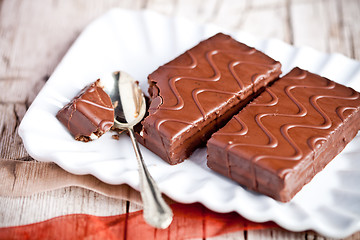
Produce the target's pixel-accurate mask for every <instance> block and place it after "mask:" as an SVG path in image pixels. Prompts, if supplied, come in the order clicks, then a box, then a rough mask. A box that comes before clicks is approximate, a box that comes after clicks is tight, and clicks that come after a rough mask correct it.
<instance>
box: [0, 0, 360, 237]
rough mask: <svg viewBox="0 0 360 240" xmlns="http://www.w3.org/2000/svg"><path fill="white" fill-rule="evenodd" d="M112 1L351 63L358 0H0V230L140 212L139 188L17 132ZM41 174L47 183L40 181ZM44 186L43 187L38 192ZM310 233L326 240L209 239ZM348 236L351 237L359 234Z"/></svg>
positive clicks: (359, 16) (357, 44) (359, 48)
mask: <svg viewBox="0 0 360 240" xmlns="http://www.w3.org/2000/svg"><path fill="white" fill-rule="evenodd" d="M113 7H122V8H129V9H144V8H146V9H151V10H154V11H157V12H160V13H163V14H166V15H175V16H181V17H186V18H189V19H192V20H193V21H197V22H203V23H212V24H217V25H219V26H221V27H223V28H226V29H229V30H231V31H237V30H242V31H246V32H249V33H251V34H254V35H256V36H257V37H259V38H277V39H280V40H283V41H286V42H288V43H290V44H294V45H296V46H305V45H306V46H310V47H313V48H315V49H317V50H320V51H324V52H339V53H342V54H344V55H345V56H348V57H350V58H354V59H357V60H360V24H359V22H360V1H358V0H321V1H310V0H253V1H250V0H206V1H202V0H169V1H168V0H122V1H117V0H103V1H96V0H62V1H58V0H32V1H25V0H0V181H1V182H3V183H4V184H3V185H2V187H1V188H0V227H1V226H8V225H9V224H8V223H14V224H25V223H29V222H32V221H40V220H42V219H47V218H49V217H53V216H58V215H61V214H69V213H90V214H95V215H113V214H121V213H124V212H127V211H135V210H138V209H141V205H140V204H139V202H137V201H138V200H139V196H138V193H136V192H134V191H132V190H131V189H129V188H128V187H121V186H120V187H117V188H113V187H110V186H107V185H106V184H104V183H102V182H100V181H99V180H97V179H96V178H94V177H91V176H75V175H72V174H69V173H66V172H65V171H63V170H61V169H60V168H59V167H57V166H55V165H54V164H51V163H38V162H36V161H34V160H33V159H32V158H31V157H29V155H28V154H27V153H26V150H25V148H24V146H23V144H22V142H21V139H20V137H19V136H18V134H17V130H18V126H19V123H20V121H21V119H22V118H23V116H24V114H25V112H26V110H27V109H28V108H29V106H30V104H31V102H32V101H33V100H34V98H35V97H36V95H37V93H38V92H39V91H40V89H41V88H42V86H43V85H44V84H45V83H46V81H47V79H48V78H49V76H50V75H51V73H52V72H53V71H54V69H55V67H56V66H57V64H58V63H59V61H60V60H61V59H62V57H63V56H64V55H65V53H66V52H67V50H68V49H69V47H70V46H71V44H72V43H73V42H74V40H75V39H76V38H77V36H78V35H79V34H80V32H81V31H82V30H83V29H84V27H85V26H86V25H88V24H89V23H90V22H91V21H92V20H93V19H95V18H96V17H98V16H100V15H101V14H103V13H105V12H106V11H108V10H109V9H111V8H113ZM14 160H15V161H14ZM43 179H47V181H48V183H49V184H50V183H51V184H53V185H51V184H50V185H47V186H43V184H44V182H42V180H43ZM56 181H58V182H56ZM59 183H61V184H59ZM70 185H76V186H81V187H71V186H70ZM59 186H66V187H65V188H62V189H57V188H58V187H59ZM85 186H86V187H88V188H90V189H93V191H90V190H87V189H84V188H83V187H85ZM45 187H46V189H48V190H51V189H52V190H51V191H48V192H41V190H42V189H44V188H45ZM9 189H10V190H11V191H10V192H9ZM104 189H105V190H104ZM115 189H117V190H115ZM94 191H97V192H100V193H102V194H99V193H97V192H94ZM6 194H7V195H6ZM104 194H105V195H108V196H111V197H106V196H104ZM10 195H11V196H10ZM120 196H121V198H122V199H121V200H120V199H117V198H119V197H120ZM126 199H131V200H132V201H131V202H128V201H126ZM59 206H60V207H59ZM10 225H11V224H10ZM318 238H321V239H325V238H323V237H322V236H320V235H318V234H316V233H313V232H305V233H293V232H288V231H285V230H261V231H259V230H256V231H255V230H254V231H240V232H236V233H231V234H226V235H222V236H218V237H214V238H211V239H318ZM348 239H360V233H356V234H354V235H353V236H350V237H349V238H348Z"/></svg>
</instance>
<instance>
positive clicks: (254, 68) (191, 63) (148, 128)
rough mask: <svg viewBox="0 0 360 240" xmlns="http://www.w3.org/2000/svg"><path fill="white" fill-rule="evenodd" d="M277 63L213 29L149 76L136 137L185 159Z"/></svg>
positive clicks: (164, 154)
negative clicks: (145, 113)
mask: <svg viewBox="0 0 360 240" xmlns="http://www.w3.org/2000/svg"><path fill="white" fill-rule="evenodd" d="M280 68H281V64H280V63H279V62H276V61H274V60H273V59H271V58H270V57H268V56H266V55H265V54H263V53H262V52H259V51H257V50H256V49H254V48H250V47H248V46H246V45H244V44H242V43H239V42H237V41H235V40H234V39H232V38H231V37H230V36H227V35H224V34H221V33H219V34H217V35H215V36H213V37H211V38H209V39H207V40H205V41H203V42H201V43H199V44H198V45H197V46H195V47H194V48H192V49H190V50H188V51H186V52H185V53H184V54H182V55H180V56H179V57H177V58H176V59H174V60H173V61H171V62H169V63H167V64H165V65H163V66H161V67H159V68H158V69H157V70H156V71H155V72H153V73H152V74H150V75H149V77H148V79H149V86H150V87H149V93H150V96H151V104H150V108H149V115H148V117H146V118H145V119H144V121H143V123H142V124H143V129H142V131H141V133H140V135H141V136H142V137H141V138H139V140H140V142H141V143H142V144H144V145H145V146H146V147H147V148H149V149H150V150H152V151H153V152H155V153H156V154H158V155H159V156H160V157H161V158H163V159H164V160H165V161H167V162H169V163H170V164H176V163H179V162H181V161H183V160H184V159H185V158H187V157H188V156H189V155H190V154H191V153H192V152H193V151H194V150H195V149H196V148H197V147H198V146H199V145H201V144H204V143H205V142H206V141H207V139H208V138H209V137H210V135H211V134H212V133H213V132H214V131H215V130H216V129H218V128H219V127H221V126H223V124H224V122H226V121H228V120H229V119H230V117H231V116H232V115H233V114H235V113H236V112H238V111H239V109H240V108H241V107H242V106H243V105H244V104H246V103H248V102H249V100H251V98H252V96H254V95H255V93H256V92H258V91H259V89H261V88H263V87H264V86H266V85H267V84H268V83H269V82H271V81H273V80H275V79H277V78H278V76H279V75H280V73H281V70H280Z"/></svg>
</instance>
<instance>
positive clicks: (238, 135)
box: [207, 68, 360, 202]
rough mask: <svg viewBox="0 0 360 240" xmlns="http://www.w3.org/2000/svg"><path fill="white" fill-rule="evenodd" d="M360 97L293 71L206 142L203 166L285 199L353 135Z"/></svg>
mask: <svg viewBox="0 0 360 240" xmlns="http://www.w3.org/2000/svg"><path fill="white" fill-rule="evenodd" d="M359 128H360V95H359V93H358V92H356V91H354V90H353V89H351V88H349V87H345V86H343V85H340V84H337V83H335V82H333V81H331V80H328V79H326V78H324V77H320V76H318V75H316V74H313V73H310V72H308V71H305V70H302V69H300V68H295V69H293V70H292V71H291V72H290V73H288V74H287V75H286V76H285V77H283V78H281V79H280V80H278V81H276V82H275V83H274V84H273V85H272V86H271V87H268V88H267V89H266V90H265V91H264V92H263V93H262V94H261V95H260V96H258V97H257V98H256V99H255V100H254V101H253V102H251V103H250V104H249V105H247V106H246V107H244V108H243V109H242V110H241V111H240V113H239V114H237V115H235V116H234V117H233V118H232V119H231V120H230V122H229V123H228V124H226V125H225V127H223V128H222V129H221V130H219V131H218V132H216V133H214V134H213V135H212V137H211V138H210V140H209V141H208V144H207V147H208V163H207V164H208V166H209V167H210V168H211V169H213V170H215V171H217V172H219V173H221V174H223V175H225V176H227V177H229V178H231V179H233V180H235V181H236V182H238V183H240V184H242V185H244V186H246V187H247V188H249V189H252V190H255V191H257V192H260V193H263V194H266V195H268V196H270V197H272V198H274V199H276V200H279V201H282V202H287V201H290V200H291V199H292V197H293V196H294V195H295V194H296V193H297V192H298V191H299V190H300V189H301V188H302V187H303V186H304V185H305V184H306V183H308V182H309V181H310V180H311V179H312V178H313V177H314V175H315V174H317V173H318V172H319V171H321V170H322V169H323V168H324V167H325V166H326V164H328V163H329V162H330V161H331V160H332V159H333V158H334V157H335V156H336V155H337V154H338V153H339V152H340V151H341V150H342V149H343V148H344V147H345V146H346V144H348V143H349V142H350V141H351V140H352V139H353V138H354V137H355V135H356V134H357V132H358V130H359Z"/></svg>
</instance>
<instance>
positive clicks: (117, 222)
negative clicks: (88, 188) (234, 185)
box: [0, 203, 278, 240]
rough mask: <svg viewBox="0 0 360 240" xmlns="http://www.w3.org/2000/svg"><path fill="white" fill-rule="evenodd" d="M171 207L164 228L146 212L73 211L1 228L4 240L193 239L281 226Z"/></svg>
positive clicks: (194, 206)
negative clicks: (151, 221) (152, 223)
mask: <svg viewBox="0 0 360 240" xmlns="http://www.w3.org/2000/svg"><path fill="white" fill-rule="evenodd" d="M171 208H172V210H173V212H174V220H173V222H172V223H171V225H170V226H169V227H168V228H167V229H163V230H162V229H155V228H153V227H151V226H149V225H147V224H146V223H145V221H144V219H143V216H142V211H137V212H131V213H128V214H121V215H117V216H109V217H98V216H92V215H86V214H70V215H65V216H61V217H55V218H52V219H49V220H46V221H43V222H39V223H34V224H29V225H24V226H16V227H7V228H0V239H84V238H90V239H110V240H111V239H149V240H151V239H156V240H161V239H189V238H206V237H214V236H218V235H222V234H225V233H230V232H235V231H240V230H254V229H266V228H278V226H277V225H276V224H275V223H272V222H267V223H254V222H251V221H249V220H246V219H245V218H243V217H241V216H240V215H238V214H237V213H224V214H222V213H215V212H212V211H210V210H208V209H207V208H205V207H204V206H202V205H201V204H198V203H194V204H180V203H175V204H172V205H171Z"/></svg>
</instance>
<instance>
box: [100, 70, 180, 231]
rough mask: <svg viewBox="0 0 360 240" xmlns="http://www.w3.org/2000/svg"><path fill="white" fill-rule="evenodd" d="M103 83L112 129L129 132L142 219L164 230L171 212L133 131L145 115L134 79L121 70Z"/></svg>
mask: <svg viewBox="0 0 360 240" xmlns="http://www.w3.org/2000/svg"><path fill="white" fill-rule="evenodd" d="M102 81H103V80H102ZM103 82H104V85H105V87H104V89H105V91H106V92H107V93H108V94H109V96H110V98H111V101H112V103H113V106H114V127H115V128H118V129H122V130H127V131H128V132H129V135H130V138H131V141H132V144H133V147H134V150H135V155H136V159H137V160H138V166H139V180H140V194H141V198H142V201H143V208H144V219H145V221H146V222H147V223H148V224H149V225H151V226H153V227H156V228H162V229H164V228H167V227H168V226H169V225H170V223H171V222H172V218H173V213H172V211H171V208H170V207H169V206H168V205H167V203H166V202H165V200H164V199H163V198H162V196H161V192H160V191H159V188H158V187H157V184H156V183H155V181H154V180H153V178H152V177H151V175H150V173H149V171H148V169H147V167H146V165H145V163H144V160H143V158H142V155H141V152H140V148H139V145H138V143H137V141H136V138H135V134H134V129H133V127H134V126H135V125H136V124H138V123H139V122H140V121H141V120H142V119H143V117H144V115H145V112H146V102H145V97H144V94H143V92H142V91H141V89H140V88H139V85H138V84H137V83H136V82H135V81H134V79H133V78H132V77H131V76H130V75H129V74H127V73H125V72H123V71H118V72H114V73H113V75H112V77H111V78H110V77H106V78H104V81H103Z"/></svg>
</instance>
